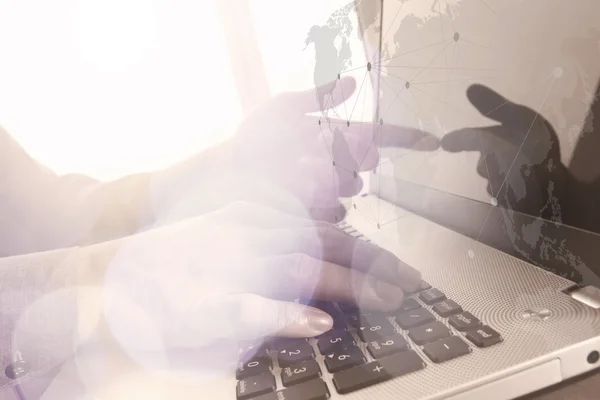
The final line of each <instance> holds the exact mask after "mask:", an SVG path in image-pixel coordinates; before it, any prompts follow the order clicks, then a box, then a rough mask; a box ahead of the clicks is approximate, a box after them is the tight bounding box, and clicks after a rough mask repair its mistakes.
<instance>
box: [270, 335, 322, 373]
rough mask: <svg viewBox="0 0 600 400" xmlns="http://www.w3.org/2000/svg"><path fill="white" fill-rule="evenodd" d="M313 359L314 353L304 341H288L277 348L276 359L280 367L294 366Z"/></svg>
mask: <svg viewBox="0 0 600 400" xmlns="http://www.w3.org/2000/svg"><path fill="white" fill-rule="evenodd" d="M314 357H315V353H314V351H313V349H312V346H311V345H310V344H308V342H306V341H305V340H301V341H289V342H287V343H286V345H285V346H282V347H278V348H277V359H278V360H279V366H281V367H285V366H288V365H291V364H296V363H299V362H300V361H304V360H308V359H311V358H314Z"/></svg>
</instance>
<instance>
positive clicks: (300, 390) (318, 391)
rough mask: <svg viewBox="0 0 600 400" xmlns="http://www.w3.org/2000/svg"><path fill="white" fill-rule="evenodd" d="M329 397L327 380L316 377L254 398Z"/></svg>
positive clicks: (302, 399)
mask: <svg viewBox="0 0 600 400" xmlns="http://www.w3.org/2000/svg"><path fill="white" fill-rule="evenodd" d="M329 397H330V395H329V389H327V385H326V384H325V382H323V381H322V380H320V379H315V380H312V381H309V382H305V383H301V384H299V385H296V386H293V387H291V388H287V389H283V390H280V391H277V392H274V393H269V394H265V395H263V396H260V397H256V398H254V399H252V400H327V399H328V398H329Z"/></svg>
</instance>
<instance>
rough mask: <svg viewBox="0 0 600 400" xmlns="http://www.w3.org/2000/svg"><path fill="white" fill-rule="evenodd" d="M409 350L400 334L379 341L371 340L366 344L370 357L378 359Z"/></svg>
mask: <svg viewBox="0 0 600 400" xmlns="http://www.w3.org/2000/svg"><path fill="white" fill-rule="evenodd" d="M409 348H410V346H409V344H408V342H407V341H406V339H404V338H403V337H402V335H400V334H396V335H394V336H388V337H386V338H382V339H380V340H372V341H370V342H369V343H368V344H367V350H368V351H369V354H371V357H373V358H375V359H378V358H383V357H387V356H390V355H392V354H394V353H399V352H401V351H404V350H408V349H409Z"/></svg>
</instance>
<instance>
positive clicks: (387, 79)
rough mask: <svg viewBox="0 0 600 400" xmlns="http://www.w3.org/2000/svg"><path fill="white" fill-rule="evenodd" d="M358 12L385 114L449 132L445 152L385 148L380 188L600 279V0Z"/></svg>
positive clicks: (437, 1)
mask: <svg viewBox="0 0 600 400" xmlns="http://www.w3.org/2000/svg"><path fill="white" fill-rule="evenodd" d="M356 9H357V14H358V19H359V21H360V29H361V32H362V38H363V40H364V42H365V48H366V52H367V58H368V59H370V60H375V59H377V60H379V61H375V62H374V64H373V68H374V70H375V71H376V72H377V73H376V74H373V75H371V78H372V80H375V81H376V82H377V84H374V85H373V86H374V87H377V86H378V87H379V90H378V94H379V95H378V96H375V102H376V105H375V109H376V110H377V116H378V118H381V119H383V120H384V121H385V122H387V123H392V124H395V125H400V126H408V127H411V128H418V129H422V130H425V131H427V132H430V133H432V134H434V135H435V136H437V137H438V138H440V140H441V148H440V149H439V150H438V151H435V152H431V151H419V149H418V148H416V149H397V148H387V149H384V150H383V151H382V161H381V164H380V166H379V167H378V169H377V170H376V172H375V174H374V176H372V177H371V185H370V189H371V192H373V193H375V194H377V195H378V196H379V197H381V198H382V199H385V200H388V201H390V202H392V203H394V204H397V205H399V206H402V207H403V208H406V209H407V210H409V211H412V212H415V213H417V214H420V215H423V216H425V217H427V218H429V219H431V220H433V221H434V222H437V223H440V224H443V225H446V226H448V227H450V228H452V229H454V230H456V231H458V232H460V233H462V234H464V235H467V236H470V237H472V238H473V239H476V240H479V241H482V242H484V243H487V244H489V245H492V246H494V247H496V248H499V249H500V250H503V251H505V252H507V253H509V254H512V255H514V256H517V257H519V258H522V259H524V260H527V261H529V262H532V263H534V264H536V265H539V266H541V267H543V268H545V269H548V270H550V271H552V272H555V273H559V274H561V275H563V276H565V277H567V278H569V279H571V280H574V281H576V282H579V283H585V284H595V285H598V282H597V281H598V278H597V275H598V273H599V272H600V267H597V265H599V263H598V261H600V253H598V251H597V250H596V249H597V248H599V247H600V246H599V245H600V240H599V236H598V232H600V211H599V210H600V157H598V156H597V152H598V151H600V123H598V118H600V117H596V118H594V117H595V115H596V116H600V100H598V97H599V94H600V91H599V90H600V89H599V81H600V20H598V18H596V17H595V16H596V15H598V14H600V3H599V2H597V1H595V0H584V1H581V2H578V3H577V6H576V7H575V6H574V5H573V4H572V3H571V2H567V1H564V0H534V1H528V2H522V1H519V0H486V1H473V0H430V1H413V0H405V1H397V0H381V1H356ZM594 10H595V12H594ZM381 135H385V132H382V133H381ZM417 147H418V146H417ZM374 178H375V179H374Z"/></svg>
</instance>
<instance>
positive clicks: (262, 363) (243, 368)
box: [235, 358, 272, 379]
mask: <svg viewBox="0 0 600 400" xmlns="http://www.w3.org/2000/svg"><path fill="white" fill-rule="evenodd" d="M271 368H272V365H271V359H269V358H255V359H251V360H248V361H246V362H242V363H240V365H239V367H238V369H237V371H236V372H235V377H236V378H237V379H244V378H247V377H249V376H252V375H259V374H262V373H265V372H269V371H271Z"/></svg>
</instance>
